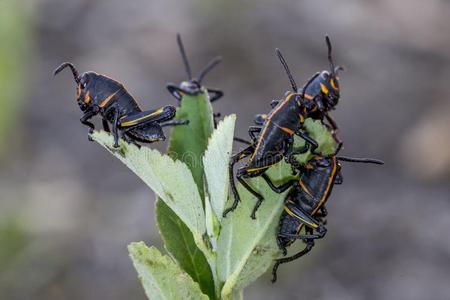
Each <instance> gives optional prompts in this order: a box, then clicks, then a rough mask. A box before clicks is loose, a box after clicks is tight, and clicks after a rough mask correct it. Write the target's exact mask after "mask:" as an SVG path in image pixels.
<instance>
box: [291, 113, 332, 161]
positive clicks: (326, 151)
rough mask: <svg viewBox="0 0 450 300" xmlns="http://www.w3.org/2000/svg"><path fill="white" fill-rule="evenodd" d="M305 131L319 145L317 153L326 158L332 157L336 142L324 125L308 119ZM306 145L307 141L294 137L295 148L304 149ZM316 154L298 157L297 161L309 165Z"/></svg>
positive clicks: (309, 152)
mask: <svg viewBox="0 0 450 300" xmlns="http://www.w3.org/2000/svg"><path fill="white" fill-rule="evenodd" d="M304 127H305V131H306V132H308V134H309V135H310V136H311V137H312V138H313V139H314V140H315V141H316V142H317V143H318V144H319V147H318V148H317V150H316V152H318V153H321V154H322V155H324V156H327V155H331V154H333V153H334V151H335V149H336V142H335V140H334V138H333V135H332V134H331V133H330V131H329V130H328V129H327V128H326V127H325V126H324V125H323V124H322V122H321V121H320V120H313V119H311V118H308V119H306V120H305V124H304ZM304 145H305V140H303V139H302V138H300V137H298V136H294V147H295V148H302V147H303V146H304ZM313 156H314V154H312V153H311V151H308V152H307V153H305V154H300V155H296V157H295V158H296V160H297V161H298V162H299V163H301V164H304V163H307V162H308V161H309V160H310V159H311V158H312V157H313Z"/></svg>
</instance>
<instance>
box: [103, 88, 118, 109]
mask: <svg viewBox="0 0 450 300" xmlns="http://www.w3.org/2000/svg"><path fill="white" fill-rule="evenodd" d="M118 92H119V90H117V91H115V92H114V93H113V94H111V95H109V96H108V97H107V98H106V99H105V100H103V102H102V103H100V105H99V107H100V108H103V107H105V106H106V104H108V102H109V101H111V99H112V98H113V97H114V96H115V95H116V94H117V93H118Z"/></svg>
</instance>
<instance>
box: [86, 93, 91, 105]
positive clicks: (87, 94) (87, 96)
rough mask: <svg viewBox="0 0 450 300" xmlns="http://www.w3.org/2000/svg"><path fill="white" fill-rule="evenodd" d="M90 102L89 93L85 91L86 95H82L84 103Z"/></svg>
mask: <svg viewBox="0 0 450 300" xmlns="http://www.w3.org/2000/svg"><path fill="white" fill-rule="evenodd" d="M90 102H91V94H90V92H89V91H87V93H86V95H84V103H85V104H89V103H90Z"/></svg>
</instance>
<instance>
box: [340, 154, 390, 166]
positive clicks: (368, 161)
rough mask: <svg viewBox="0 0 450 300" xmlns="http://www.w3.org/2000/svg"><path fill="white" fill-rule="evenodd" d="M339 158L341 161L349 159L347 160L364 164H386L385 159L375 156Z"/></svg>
mask: <svg viewBox="0 0 450 300" xmlns="http://www.w3.org/2000/svg"><path fill="white" fill-rule="evenodd" d="M337 160H339V161H347V162H357V163H364V164H376V165H384V161H382V160H379V159H374V158H355V157H347V156H338V157H337Z"/></svg>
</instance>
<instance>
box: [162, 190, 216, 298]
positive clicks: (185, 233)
mask: <svg viewBox="0 0 450 300" xmlns="http://www.w3.org/2000/svg"><path fill="white" fill-rule="evenodd" d="M156 218H157V221H158V227H159V231H160V233H161V236H162V238H163V241H164V246H165V248H166V250H167V251H168V252H169V253H170V254H171V255H172V256H173V257H175V258H176V260H177V261H178V263H179V264H180V266H181V268H182V269H183V270H184V271H185V272H186V273H188V274H189V275H190V276H191V277H192V279H193V280H194V281H195V282H197V283H198V284H199V285H200V289H201V290H202V292H203V293H204V294H206V295H208V296H209V298H210V299H216V296H215V289H214V280H213V275H212V273H211V269H210V267H209V264H208V262H207V260H206V258H205V255H204V254H203V252H201V251H200V250H199V249H198V248H197V246H196V245H195V242H194V238H193V236H192V233H191V232H190V231H189V228H187V227H186V225H184V223H183V222H182V221H181V220H180V218H178V217H177V215H176V214H175V213H174V212H173V211H172V210H171V209H170V208H169V207H168V206H167V205H166V204H165V203H164V201H162V200H161V199H158V200H157V202H156Z"/></svg>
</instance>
